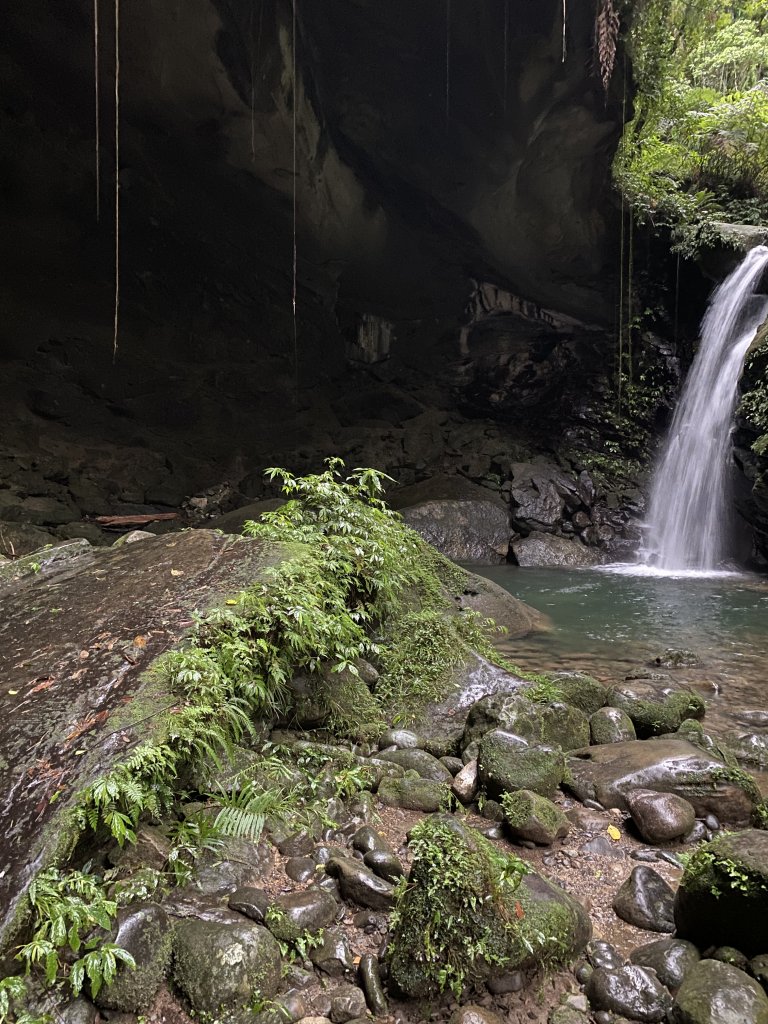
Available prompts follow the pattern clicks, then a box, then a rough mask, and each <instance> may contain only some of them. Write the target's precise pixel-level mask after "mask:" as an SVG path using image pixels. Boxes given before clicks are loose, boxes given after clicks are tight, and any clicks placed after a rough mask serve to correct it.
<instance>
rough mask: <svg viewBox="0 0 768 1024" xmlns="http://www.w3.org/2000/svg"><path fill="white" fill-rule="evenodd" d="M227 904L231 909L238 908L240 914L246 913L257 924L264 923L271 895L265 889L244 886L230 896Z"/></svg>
mask: <svg viewBox="0 0 768 1024" xmlns="http://www.w3.org/2000/svg"><path fill="white" fill-rule="evenodd" d="M227 906H228V907H229V909H230V910H236V911H237V913H238V914H244V915H245V916H246V917H248V918H250V919H251V921H255V922H256V924H263V923H264V915H265V914H266V912H267V907H268V906H269V896H267V894H266V893H265V892H264V890H263V889H256V888H255V887H253V886H243V887H242V888H241V889H235V891H234V892H233V893H232V895H231V896H230V897H229V902H228V903H227Z"/></svg>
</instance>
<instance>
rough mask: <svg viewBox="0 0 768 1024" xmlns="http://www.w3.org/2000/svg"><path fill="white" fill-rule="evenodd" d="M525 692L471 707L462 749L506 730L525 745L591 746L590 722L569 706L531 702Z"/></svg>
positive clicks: (483, 700)
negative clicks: (495, 732)
mask: <svg viewBox="0 0 768 1024" xmlns="http://www.w3.org/2000/svg"><path fill="white" fill-rule="evenodd" d="M524 694H525V691H521V692H520V693H494V694H489V695H488V696H486V697H482V698H481V699H480V700H479V701H477V702H476V703H475V704H473V705H472V707H471V708H470V711H469V715H468V716H467V723H466V726H465V729H464V738H463V741H462V743H463V746H464V747H467V746H469V744H470V743H472V742H473V741H474V740H479V739H481V738H482V737H483V736H484V735H485V734H486V733H488V732H490V731H491V730H493V729H503V730H504V731H505V732H508V733H511V734H513V735H515V736H518V737H520V739H522V740H525V742H526V743H543V744H545V745H549V746H558V747H561V748H562V749H563V750H576V749H577V748H579V747H584V746H586V745H587V744H588V743H589V720H588V718H587V716H586V715H585V714H584V712H583V711H580V710H579V709H578V708H576V707H573V706H571V705H569V704H563V703H560V702H554V703H550V704H545V703H538V702H536V701H533V700H529V699H528V698H527V697H526V696H525V695H524Z"/></svg>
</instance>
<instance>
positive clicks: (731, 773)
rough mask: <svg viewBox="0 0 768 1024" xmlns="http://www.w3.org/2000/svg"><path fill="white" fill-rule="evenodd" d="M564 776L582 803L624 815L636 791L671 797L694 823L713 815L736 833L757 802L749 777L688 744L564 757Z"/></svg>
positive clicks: (658, 743) (632, 746) (638, 745)
mask: <svg viewBox="0 0 768 1024" xmlns="http://www.w3.org/2000/svg"><path fill="white" fill-rule="evenodd" d="M568 772H569V774H568V779H567V782H566V787H567V788H568V789H570V790H571V791H572V792H573V793H575V794H576V796H577V797H578V798H579V799H580V800H582V801H583V800H596V801H598V802H599V803H601V804H602V805H603V807H609V808H610V807H618V808H619V809H620V810H622V811H626V810H628V809H629V807H628V804H627V796H628V795H630V794H631V793H632V792H634V791H636V790H638V789H646V790H653V791H655V792H658V793H675V794H676V795H677V796H681V797H683V798H684V799H686V800H687V801H688V802H689V803H690V804H691V805H692V806H693V808H694V810H695V812H696V816H697V817H698V818H704V817H706V816H707V815H708V814H714V815H715V816H716V817H717V818H718V819H719V820H720V821H721V822H723V823H724V824H729V825H733V826H735V827H737V828H743V827H744V826H745V825H748V824H749V823H750V821H751V819H752V816H753V814H754V812H755V809H756V807H757V805H758V803H759V799H760V794H759V792H758V790H757V786H756V785H755V784H754V781H753V780H752V779H750V778H749V776H747V775H746V774H745V773H743V772H739V771H735V770H734V769H731V768H729V767H728V766H727V765H726V764H725V763H724V762H723V761H721V760H720V759H719V758H716V757H714V756H712V755H710V754H708V753H706V752H705V751H703V750H701V749H700V748H699V747H697V746H694V745H693V744H692V743H689V742H688V741H687V740H678V739H663V740H662V739H659V740H652V741H643V740H630V741H628V742H626V743H606V744H604V745H602V746H596V747H589V748H587V749H585V750H581V751H578V752H577V754H576V756H571V757H569V759H568Z"/></svg>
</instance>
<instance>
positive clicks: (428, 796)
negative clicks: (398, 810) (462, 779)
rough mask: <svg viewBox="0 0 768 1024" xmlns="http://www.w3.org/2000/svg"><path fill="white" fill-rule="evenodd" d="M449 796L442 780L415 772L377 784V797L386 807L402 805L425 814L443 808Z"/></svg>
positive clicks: (383, 780)
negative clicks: (437, 780)
mask: <svg viewBox="0 0 768 1024" xmlns="http://www.w3.org/2000/svg"><path fill="white" fill-rule="evenodd" d="M450 796H451V793H450V790H449V789H448V787H447V785H446V784H445V783H444V782H434V781H433V780H432V779H422V778H420V777H419V776H418V775H417V774H416V772H406V774H405V775H404V776H403V777H402V778H400V779H393V778H386V779H382V781H381V783H380V784H379V799H380V800H381V802H382V803H383V804H386V806H387V807H404V808H405V809H406V810H410V811H424V812H425V813H427V814H429V813H430V812H431V811H439V810H440V809H441V808H444V807H445V806H446V804H447V803H448V801H449V800H450Z"/></svg>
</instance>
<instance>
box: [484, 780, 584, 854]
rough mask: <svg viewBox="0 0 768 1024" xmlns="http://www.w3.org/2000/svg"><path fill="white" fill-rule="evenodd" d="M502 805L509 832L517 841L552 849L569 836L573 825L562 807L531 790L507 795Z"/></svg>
mask: <svg viewBox="0 0 768 1024" xmlns="http://www.w3.org/2000/svg"><path fill="white" fill-rule="evenodd" d="M501 804H502V807H503V808H504V820H505V822H506V824H507V828H508V829H509V831H510V833H511V834H512V835H513V836H514V837H515V838H516V839H528V840H530V841H531V842H533V843H538V844H539V845H540V846H551V845H552V843H554V841H555V840H556V839H562V838H563V836H566V835H568V832H569V830H570V827H571V823H570V822H569V821H568V819H567V818H566V816H565V815H564V814H563V812H562V811H561V810H560V808H559V807H557V806H556V805H555V804H553V803H552V801H551V800H547V798H546V797H544V796H539V795H538V793H533V792H531V791H530V790H528V789H521V790H518V791H517V792H516V793H505V794H504V796H503V797H502V801H501Z"/></svg>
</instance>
